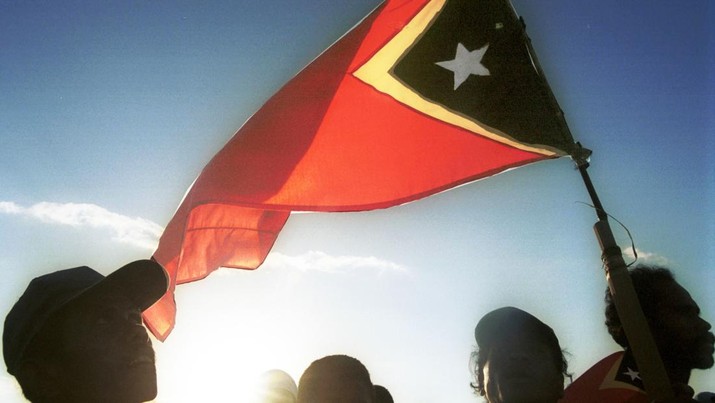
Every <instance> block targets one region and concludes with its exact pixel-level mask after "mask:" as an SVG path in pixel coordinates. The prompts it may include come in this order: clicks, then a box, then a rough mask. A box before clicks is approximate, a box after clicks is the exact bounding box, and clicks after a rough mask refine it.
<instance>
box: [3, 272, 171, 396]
mask: <svg viewBox="0 0 715 403" xmlns="http://www.w3.org/2000/svg"><path fill="white" fill-rule="evenodd" d="M167 286H168V280H167V276H166V272H165V271H164V269H163V268H162V267H161V266H160V265H159V264H158V263H156V262H154V261H151V260H140V261H136V262H132V263H130V264H128V265H126V266H124V267H122V268H120V269H118V270H117V271H115V272H114V273H112V274H110V275H109V276H107V277H104V276H103V275H101V274H100V273H97V272H96V271H94V270H92V269H91V268H89V267H77V268H73V269H67V270H61V271H57V272H54V273H50V274H46V275H44V276H41V277H37V278H35V279H34V280H32V281H31V282H30V284H29V286H28V287H27V289H26V290H25V292H24V293H23V295H22V296H21V297H20V299H19V300H18V301H17V302H16V303H15V305H14V306H13V308H12V309H11V310H10V312H9V313H8V315H7V317H6V318H5V327H4V331H3V354H4V357H5V364H6V365H7V370H8V372H9V373H10V374H12V375H14V376H15V378H16V379H17V380H18V382H19V383H20V386H21V387H22V390H23V393H24V394H25V396H26V397H27V398H28V399H29V400H30V401H33V402H100V401H101V402H142V401H147V400H151V399H153V398H154V397H156V394H157V386H156V368H155V364H154V350H153V348H152V345H151V340H150V339H149V337H148V335H147V332H146V329H145V328H144V326H142V318H141V313H142V311H143V310H145V309H147V308H149V307H150V306H151V305H153V304H154V302H156V301H157V300H158V299H159V298H161V296H162V295H164V293H165V292H166V290H167Z"/></svg>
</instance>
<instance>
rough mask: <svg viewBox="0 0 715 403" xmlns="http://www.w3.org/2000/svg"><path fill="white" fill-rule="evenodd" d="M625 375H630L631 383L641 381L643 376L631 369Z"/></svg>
mask: <svg viewBox="0 0 715 403" xmlns="http://www.w3.org/2000/svg"><path fill="white" fill-rule="evenodd" d="M623 375H628V376H629V377H631V381H635V380H636V379H641V375H640V373H639V372H638V371H634V370H632V369H631V368H628V371H626V372H624V373H623Z"/></svg>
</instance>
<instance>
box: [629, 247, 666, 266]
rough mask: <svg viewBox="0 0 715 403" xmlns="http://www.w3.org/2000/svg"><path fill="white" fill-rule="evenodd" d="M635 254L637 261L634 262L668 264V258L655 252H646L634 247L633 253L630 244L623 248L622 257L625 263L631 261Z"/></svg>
mask: <svg viewBox="0 0 715 403" xmlns="http://www.w3.org/2000/svg"><path fill="white" fill-rule="evenodd" d="M636 254H637V255H638V261H637V262H636V264H639V263H643V264H651V265H658V266H667V265H669V264H670V261H669V260H668V258H666V257H664V256H661V255H659V254H657V253H652V252H647V251H644V250H640V249H638V248H635V253H634V251H633V248H632V247H630V246H629V247H624V248H623V258H624V259H625V261H626V264H628V263H630V262H632V261H633V260H634V259H635V257H636Z"/></svg>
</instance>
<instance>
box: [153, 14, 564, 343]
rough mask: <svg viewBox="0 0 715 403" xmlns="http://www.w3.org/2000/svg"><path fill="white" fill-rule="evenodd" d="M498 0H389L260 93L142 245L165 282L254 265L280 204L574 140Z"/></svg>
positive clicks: (340, 206) (401, 199)
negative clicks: (256, 104)
mask: <svg viewBox="0 0 715 403" xmlns="http://www.w3.org/2000/svg"><path fill="white" fill-rule="evenodd" d="M549 91H550V90H549V88H548V87H547V86H546V84H545V81H544V80H542V79H541V77H539V75H538V72H537V69H536V68H535V67H534V65H533V61H532V59H531V57H530V54H529V51H528V47H527V45H526V40H525V34H524V29H523V26H522V23H521V21H519V20H518V19H517V17H516V15H515V13H514V11H513V10H512V9H511V6H510V5H509V4H508V2H507V1H506V0H481V1H466V0H463V1H459V0H455V1H445V0H412V1H410V0H392V1H387V2H385V3H384V4H382V5H381V6H380V7H379V8H377V9H376V10H375V11H373V12H372V13H371V14H370V15H368V16H367V17H366V18H365V19H364V20H363V21H362V22H361V23H360V24H358V25H357V26H356V27H355V28H353V29H352V30H351V31H350V32H349V33H347V34H346V35H345V36H343V37H342V38H341V39H340V40H339V41H338V42H336V43H335V44H334V45H333V46H331V47H330V48H329V49H327V50H326V51H325V52H324V53H323V54H322V55H320V56H319V57H318V58H317V59H316V60H315V61H313V62H312V63H311V64H310V65H308V66H307V67H306V68H305V69H303V70H302V71H301V72H300V73H299V74H298V75H297V76H296V77H294V78H293V79H292V80H291V81H290V82H288V83H287V84H286V85H285V86H284V87H283V88H282V89H281V90H280V91H279V92H278V93H276V94H275V95H274V96H273V97H272V98H271V99H269V100H268V102H266V104H265V105H263V107H262V108H261V109H260V110H259V111H258V112H256V114H255V115H253V116H252V117H251V118H250V119H249V120H248V121H247V122H246V123H245V124H244V126H243V127H241V129H240V130H239V131H238V132H237V133H236V134H235V135H234V137H233V138H232V139H231V140H230V141H229V142H228V144H227V145H226V146H225V147H224V148H223V149H222V150H221V151H220V152H219V153H218V154H217V155H216V156H214V158H213V159H212V160H211V161H210V162H209V164H208V165H207V166H206V167H205V168H204V170H203V171H202V172H201V174H200V175H199V177H198V178H197V179H196V181H195V183H194V184H193V185H192V187H191V189H190V190H189V192H188V193H187V195H186V197H185V198H184V200H183V202H182V203H181V205H180V207H179V209H178V211H177V212H176V214H175V215H174V217H173V218H172V220H171V221H170V222H169V224H168V226H167V228H166V230H165V231H164V234H163V235H162V237H161V240H160V243H159V247H158V249H157V251H156V252H155V254H154V258H155V259H156V260H157V261H159V262H160V263H161V264H162V265H164V267H165V268H166V269H167V271H168V272H169V274H170V277H171V280H172V281H171V284H172V286H171V287H170V290H169V292H168V293H167V295H165V296H164V298H162V299H161V300H160V301H159V302H158V303H157V304H156V305H155V306H154V307H152V308H151V309H150V310H149V311H147V312H145V320H146V323H147V325H148V326H149V328H150V329H151V331H152V332H153V333H154V334H155V335H156V336H157V337H158V338H159V339H162V340H163V339H165V338H166V336H167V335H168V333H169V332H170V331H171V328H172V326H173V321H174V313H175V305H174V301H173V290H174V286H175V285H176V284H180V283H184V282H189V281H193V280H198V279H201V278H203V277H205V276H207V275H208V274H209V273H211V272H212V271H213V270H215V269H216V268H217V267H219V266H225V267H235V268H244V269H255V268H256V267H258V266H259V265H260V264H261V263H262V262H263V260H264V259H265V257H266V255H267V254H268V252H269V251H270V249H271V246H272V245H273V243H274V241H275V239H276V237H277V236H278V233H279V232H280V230H281V228H282V227H283V225H284V224H285V222H286V220H287V219H288V216H289V214H290V212H291V211H298V210H300V211H356V210H369V209H376V208H386V207H390V206H394V205H398V204H402V203H406V202H409V201H413V200H416V199H419V198H421V197H425V196H428V195H431V194H434V193H436V192H439V191H442V190H445V189H448V188H451V187H453V186H456V185H459V184H463V183H466V182H470V181H474V180H477V179H480V178H484V177H487V176H490V175H493V174H496V173H498V172H501V171H504V170H506V169H509V168H513V167H517V166H521V165H524V164H528V163H531V162H535V161H539V160H543V159H547V158H555V157H559V156H562V155H566V154H569V153H570V152H571V151H572V149H573V146H574V143H573V139H572V138H571V136H570V134H569V133H568V130H567V129H565V127H564V126H563V125H562V124H561V122H562V120H561V118H560V115H559V113H560V111H559V110H558V107H555V106H554V102H552V100H551V98H550V92H549Z"/></svg>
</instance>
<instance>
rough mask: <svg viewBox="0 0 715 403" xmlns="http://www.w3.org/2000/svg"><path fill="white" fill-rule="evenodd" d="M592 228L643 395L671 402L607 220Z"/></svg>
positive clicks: (648, 329) (656, 353)
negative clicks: (641, 384) (637, 371)
mask: <svg viewBox="0 0 715 403" xmlns="http://www.w3.org/2000/svg"><path fill="white" fill-rule="evenodd" d="M593 228H594V231H595V233H596V238H598V242H599V244H600V245H601V251H602V253H603V255H602V259H603V263H604V265H605V268H606V280H607V281H608V289H609V291H610V293H611V296H612V299H613V302H614V303H615V306H616V310H617V311H618V317H619V318H620V320H621V325H622V326H623V330H624V331H625V332H626V338H627V339H628V346H629V349H630V350H631V352H632V353H633V357H634V358H635V360H636V363H637V364H638V370H639V372H640V376H641V379H642V380H643V386H644V387H645V390H646V393H647V394H648V397H649V398H650V399H651V400H663V399H670V398H673V397H674V395H673V390H672V387H671V385H670V380H669V379H668V374H667V372H666V371H665V366H664V365H663V361H662V359H661V357H660V354H659V353H658V347H657V345H656V344H655V340H654V339H653V335H652V334H651V332H650V328H649V326H648V321H647V320H646V318H645V315H643V310H642V309H641V305H640V302H639V301H638V295H637V294H636V292H635V288H633V282H632V281H631V277H630V275H629V274H628V269H627V267H626V264H625V262H624V261H623V255H622V254H621V249H620V248H619V247H618V245H617V244H616V241H615V239H614V237H613V232H612V231H611V227H610V225H609V224H608V221H607V220H604V219H601V220H599V221H598V222H597V223H596V224H595V225H594V227H593Z"/></svg>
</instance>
